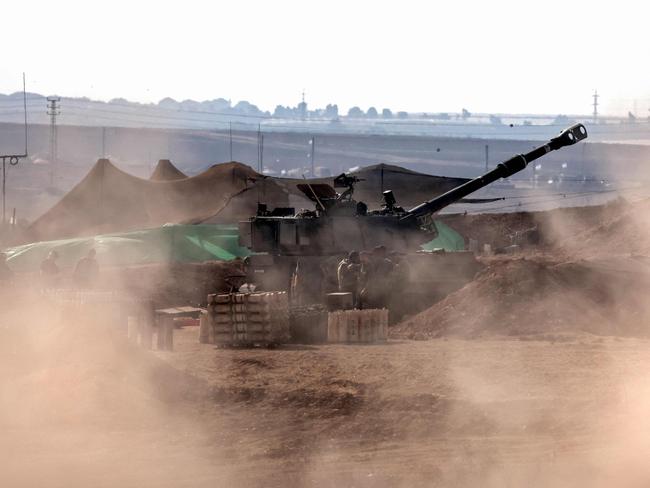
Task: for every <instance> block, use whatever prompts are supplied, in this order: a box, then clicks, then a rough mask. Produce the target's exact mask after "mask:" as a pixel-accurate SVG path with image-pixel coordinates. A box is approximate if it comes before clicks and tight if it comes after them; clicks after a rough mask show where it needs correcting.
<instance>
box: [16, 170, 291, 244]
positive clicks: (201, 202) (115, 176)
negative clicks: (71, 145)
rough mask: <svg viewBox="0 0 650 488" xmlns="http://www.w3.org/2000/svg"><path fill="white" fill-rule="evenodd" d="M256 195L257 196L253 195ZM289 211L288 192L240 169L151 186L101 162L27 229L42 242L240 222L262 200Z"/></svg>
mask: <svg viewBox="0 0 650 488" xmlns="http://www.w3.org/2000/svg"><path fill="white" fill-rule="evenodd" d="M252 190H255V191H252ZM260 197H266V198H268V199H269V200H271V201H273V202H276V205H284V206H286V205H288V203H289V199H288V195H287V191H286V190H285V189H283V188H280V187H279V186H278V185H277V184H274V182H273V181H270V180H269V179H268V178H266V177H264V176H262V175H259V174H258V173H256V172H255V171H254V170H253V169H252V168H250V167H249V166H246V165H244V164H241V163H235V162H231V163H224V164H218V165H214V166H211V167H210V168H208V169H207V170H206V171H204V172H202V173H200V174H199V175H196V176H193V177H191V178H184V179H178V180H171V181H151V180H146V179H142V178H138V177H136V176H133V175H130V174H128V173H125V172H124V171H122V170H120V169H119V168H117V167H116V166H114V165H113V164H112V163H111V162H110V161H109V160H108V159H100V160H98V161H97V163H96V164H95V166H93V168H92V169H91V171H90V172H89V173H88V174H87V175H86V177H85V178H84V179H83V180H82V181H81V182H80V183H79V184H78V185H77V186H75V187H74V188H73V189H72V190H70V191H69V192H68V193H67V194H66V195H65V196H64V197H63V198H62V199H61V200H60V201H59V202H58V203H57V204H56V205H55V206H54V207H52V208H51V209H50V210H49V211H47V212H46V213H45V214H43V215H42V216H41V217H39V218H38V219H37V220H36V221H34V222H33V223H32V225H31V226H30V227H29V228H28V229H27V233H26V239H27V240H29V241H41V240H52V239H62V238H71V237H79V236H88V235H97V234H104V233H109V232H125V231H129V230H135V229H142V228H152V227H157V226H160V225H163V224H166V223H170V222H171V223H199V222H201V221H203V220H206V219H207V218H209V217H214V216H217V218H216V219H214V218H213V220H212V221H211V223H234V222H238V221H239V220H240V218H241V216H242V215H244V216H249V215H253V214H254V213H255V210H256V208H257V202H258V198H260Z"/></svg>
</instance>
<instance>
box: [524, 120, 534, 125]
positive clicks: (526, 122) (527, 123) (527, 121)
mask: <svg viewBox="0 0 650 488" xmlns="http://www.w3.org/2000/svg"><path fill="white" fill-rule="evenodd" d="M524 125H526V126H528V125H533V123H532V122H531V121H530V120H524Z"/></svg>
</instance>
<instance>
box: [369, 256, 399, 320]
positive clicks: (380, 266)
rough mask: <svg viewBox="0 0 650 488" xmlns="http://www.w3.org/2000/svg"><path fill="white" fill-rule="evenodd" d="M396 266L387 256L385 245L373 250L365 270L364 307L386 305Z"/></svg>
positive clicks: (381, 306)
mask: <svg viewBox="0 0 650 488" xmlns="http://www.w3.org/2000/svg"><path fill="white" fill-rule="evenodd" d="M394 267H395V266H394V263H393V262H392V261H391V260H390V259H388V258H387V257H386V247H385V246H377V247H375V248H374V249H373V250H372V254H371V255H370V258H369V259H368V264H367V265H366V266H365V269H364V270H363V274H364V282H365V286H364V288H363V290H361V302H362V304H363V307H364V308H384V307H386V305H387V299H388V293H389V287H390V286H391V284H390V280H389V278H390V276H391V273H392V272H393V269H394Z"/></svg>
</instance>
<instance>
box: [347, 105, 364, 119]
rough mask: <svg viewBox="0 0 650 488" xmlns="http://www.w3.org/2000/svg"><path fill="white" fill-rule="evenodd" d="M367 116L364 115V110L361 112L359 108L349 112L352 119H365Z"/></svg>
mask: <svg viewBox="0 0 650 488" xmlns="http://www.w3.org/2000/svg"><path fill="white" fill-rule="evenodd" d="M364 115H365V114H364V113H363V110H361V109H360V108H359V107H356V106H355V107H352V108H351V109H350V110H348V117H350V118H360V117H363V116H364Z"/></svg>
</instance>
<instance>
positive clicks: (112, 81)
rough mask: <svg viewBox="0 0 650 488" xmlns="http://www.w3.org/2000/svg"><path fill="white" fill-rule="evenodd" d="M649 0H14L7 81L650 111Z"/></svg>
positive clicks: (131, 95)
mask: <svg viewBox="0 0 650 488" xmlns="http://www.w3.org/2000/svg"><path fill="white" fill-rule="evenodd" d="M643 5H644V2H640V1H628V0H617V1H616V2H613V1H607V2H597V1H582V0H573V1H571V0H567V1H555V0H544V1H526V0H490V1H463V0H455V1H435V0H430V1H413V0H399V1H397V0H395V1H392V2H388V1H381V0H375V1H354V0H347V1H339V0H327V1H315V0H314V1H310V0H302V1H287V0H273V1H270V0H267V1H247V0H230V1H227V2H225V1H216V0H215V1H196V0H184V1H182V2H180V1H176V2H169V1H165V0H159V1H156V2H149V1H138V0H130V1H122V0H112V1H111V2H105V1H103V2H97V1H93V0H85V1H66V0H59V1H57V2H51V1H35V0H20V1H18V0H7V1H6V2H3V6H2V12H3V28H2V34H3V41H2V43H1V45H0V50H1V51H0V55H1V58H0V59H2V63H1V64H0V93H11V92H15V91H18V90H20V89H21V88H22V86H21V84H22V82H21V76H22V72H25V73H26V76H27V90H28V91H31V92H36V93H41V94H43V95H52V94H57V95H61V96H85V97H89V98H92V99H97V100H110V99H112V98H117V97H121V98H126V99H128V100H131V101H138V102H146V103H149V102H157V101H159V100H160V99H162V98H164V97H172V98H174V99H176V100H184V99H194V100H209V99H215V98H220V97H221V98H226V99H230V100H232V101H233V103H236V102H237V101H240V100H247V101H249V102H251V103H254V104H256V105H258V106H259V107H260V108H262V109H264V110H270V111H273V109H274V108H275V106H276V105H278V104H281V105H291V106H295V105H296V104H297V103H298V102H299V101H300V97H301V93H302V91H303V90H305V96H306V100H307V102H308V104H309V106H310V108H315V107H324V106H325V105H326V104H328V103H336V104H338V105H339V108H340V110H341V111H347V109H348V108H349V107H351V106H354V105H357V106H360V107H361V108H363V109H364V110H365V109H367V108H368V107H370V106H374V107H376V108H377V109H378V110H381V109H382V108H385V107H388V108H391V109H392V110H394V111H397V110H406V111H409V112H459V111H460V110H461V109H462V108H467V109H468V110H470V111H471V112H475V113H539V114H558V113H563V114H588V113H591V111H592V106H591V104H592V94H593V92H594V90H595V89H597V90H598V92H599V94H600V95H601V98H600V103H601V106H600V111H601V113H604V114H610V115H624V114H627V112H628V111H629V110H634V109H635V107H636V112H637V115H638V116H642V117H645V116H647V115H650V112H649V111H648V108H650V65H649V64H648V59H647V52H648V46H649V43H648V30H647V29H648V28H647V24H648V17H647V16H646V15H645V9H644V8H643V7H642V6H643Z"/></svg>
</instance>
